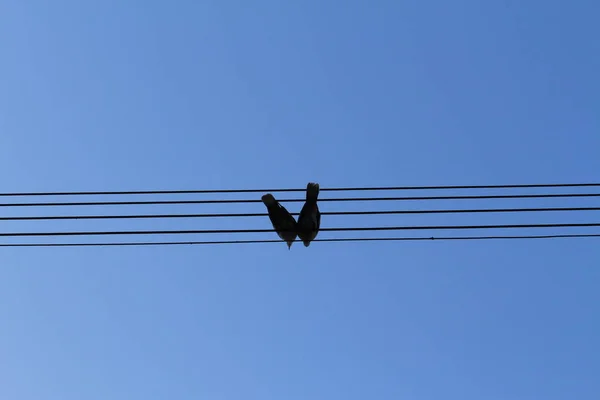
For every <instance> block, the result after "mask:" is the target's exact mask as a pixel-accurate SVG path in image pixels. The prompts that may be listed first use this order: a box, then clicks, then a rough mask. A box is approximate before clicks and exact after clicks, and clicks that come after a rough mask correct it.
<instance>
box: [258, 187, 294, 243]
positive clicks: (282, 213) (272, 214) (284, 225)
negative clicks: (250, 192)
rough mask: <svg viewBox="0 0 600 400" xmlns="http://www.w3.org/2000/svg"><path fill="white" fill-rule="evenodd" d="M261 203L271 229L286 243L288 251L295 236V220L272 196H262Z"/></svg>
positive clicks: (268, 194)
mask: <svg viewBox="0 0 600 400" xmlns="http://www.w3.org/2000/svg"><path fill="white" fill-rule="evenodd" d="M262 201H263V203H264V204H265V206H266V207H267V211H268V213H269V219H270V220H271V224H272V225H273V229H275V231H276V232H277V235H278V236H279V237H280V238H281V239H282V240H283V241H285V242H286V243H287V246H288V249H290V248H291V247H292V243H294V240H296V236H297V233H296V220H295V219H294V217H293V216H292V214H290V213H289V211H288V210H287V209H286V208H285V207H284V206H282V205H281V204H280V203H279V202H278V201H277V200H276V199H275V197H273V195H272V194H270V193H267V194H265V195H264V196H262Z"/></svg>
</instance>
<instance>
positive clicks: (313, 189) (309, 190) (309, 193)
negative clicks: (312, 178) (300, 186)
mask: <svg viewBox="0 0 600 400" xmlns="http://www.w3.org/2000/svg"><path fill="white" fill-rule="evenodd" d="M318 197H319V184H318V183H313V182H310V183H309V184H308V185H306V201H314V202H316V201H317V198H318Z"/></svg>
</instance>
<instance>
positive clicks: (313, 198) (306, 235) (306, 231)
mask: <svg viewBox="0 0 600 400" xmlns="http://www.w3.org/2000/svg"><path fill="white" fill-rule="evenodd" d="M318 197H319V184H318V183H312V182H311V183H309V184H308V185H307V186H306V202H305V203H304V206H303V207H302V210H301V211H300V215H299V216H298V224H297V232H298V237H299V238H300V240H302V242H303V243H304V246H305V247H308V246H309V245H310V242H311V241H312V240H314V239H315V238H316V237H317V234H318V233H319V227H320V226H321V212H320V211H319V206H317V198H318Z"/></svg>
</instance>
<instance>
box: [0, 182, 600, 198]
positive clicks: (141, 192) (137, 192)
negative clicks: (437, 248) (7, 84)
mask: <svg viewBox="0 0 600 400" xmlns="http://www.w3.org/2000/svg"><path fill="white" fill-rule="evenodd" d="M551 187H552V188H557V187H600V183H547V184H510V185H444V186H379V187H338V188H321V191H323V192H342V191H344V192H348V191H392V190H448V189H516V188H551ZM305 190H306V188H301V189H206V190H129V191H72V192H8V193H0V197H18V196H87V195H149V194H209V193H268V192H304V191H305Z"/></svg>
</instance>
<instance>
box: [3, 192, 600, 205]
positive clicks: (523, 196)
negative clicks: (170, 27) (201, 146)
mask: <svg viewBox="0 0 600 400" xmlns="http://www.w3.org/2000/svg"><path fill="white" fill-rule="evenodd" d="M562 197H600V193H551V194H513V195H473V196H419V197H345V198H331V199H319V202H331V201H404V200H406V201H410V200H482V199H526V198H562ZM278 200H279V201H280V202H281V203H298V202H304V201H305V199H285V200H280V199H278ZM216 203H262V200H261V199H213V200H148V201H82V202H62V203H61V202H57V203H54V202H49V203H0V207H53V206H54V207H56V206H112V205H146V204H147V205H150V204H153V205H159V204H216Z"/></svg>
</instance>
